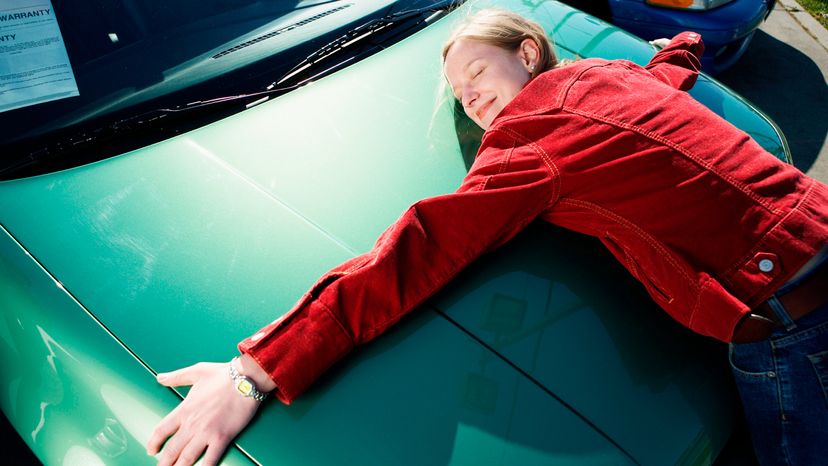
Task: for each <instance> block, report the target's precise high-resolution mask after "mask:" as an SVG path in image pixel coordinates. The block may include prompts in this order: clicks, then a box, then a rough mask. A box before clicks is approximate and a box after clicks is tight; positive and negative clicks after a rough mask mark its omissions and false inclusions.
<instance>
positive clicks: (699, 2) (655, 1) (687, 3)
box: [645, 0, 733, 10]
mask: <svg viewBox="0 0 828 466" xmlns="http://www.w3.org/2000/svg"><path fill="white" fill-rule="evenodd" d="M732 1H733V0H645V2H646V3H647V4H648V5H653V6H661V7H666V8H677V9H680V10H712V9H713V8H717V7H720V6H722V5H724V4H726V3H730V2H732Z"/></svg>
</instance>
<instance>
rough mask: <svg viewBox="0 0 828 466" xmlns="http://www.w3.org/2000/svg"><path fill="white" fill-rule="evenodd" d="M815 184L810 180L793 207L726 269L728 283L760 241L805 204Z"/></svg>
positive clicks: (757, 248)
mask: <svg viewBox="0 0 828 466" xmlns="http://www.w3.org/2000/svg"><path fill="white" fill-rule="evenodd" d="M815 186H816V181H815V180H812V181H811V184H810V186H808V189H806V190H805V194H803V195H802V198H801V199H800V200H799V203H797V204H796V205H795V206H794V207H793V208H791V210H790V211H789V212H788V213H787V214H785V216H784V217H782V218H781V219H780V220H779V221H778V222H776V223H775V224H774V225H773V226H772V227H771V228H770V229H769V230H768V231H766V232H765V234H764V235H762V237H761V238H759V240H757V241H756V243H754V245H753V247H752V248H750V250H749V251H748V252H747V254H745V255H744V256H743V257H742V258H741V259H739V260H738V261H737V262H736V263H735V264H733V265H732V266H730V267H729V268H728V269H727V271H726V272H725V273H724V277H725V280H727V282H728V283H729V284H731V285H732V284H733V283H732V281H731V280H730V276H731V275H732V274H733V273H735V272H736V271H737V270H738V269H739V268H741V267H742V265H743V264H744V263H745V262H747V261H749V260H750V259H751V258H753V256H755V255H756V253H758V252H759V245H760V244H761V243H762V241H764V240H765V238H767V237H768V235H770V234H771V233H773V232H774V231H776V230H778V229H779V228H781V226H782V225H783V224H784V223H785V222H786V221H787V220H788V218H790V216H791V215H793V214H794V213H795V212H797V211H799V210H800V208H801V207H802V206H803V205H804V204H805V201H806V200H808V198H809V197H810V196H811V193H812V192H813V190H814V187H815Z"/></svg>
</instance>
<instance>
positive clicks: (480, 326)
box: [0, 2, 781, 464]
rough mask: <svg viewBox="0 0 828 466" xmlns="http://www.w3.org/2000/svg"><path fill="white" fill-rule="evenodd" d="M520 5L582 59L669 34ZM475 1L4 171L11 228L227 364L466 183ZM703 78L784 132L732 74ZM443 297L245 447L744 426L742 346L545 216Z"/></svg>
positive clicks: (579, 454)
mask: <svg viewBox="0 0 828 466" xmlns="http://www.w3.org/2000/svg"><path fill="white" fill-rule="evenodd" d="M513 6H514V9H515V10H517V11H520V12H523V13H525V14H529V15H534V16H535V17H536V18H537V19H539V20H541V21H543V22H545V25H546V27H547V28H548V29H549V31H551V32H552V33H553V35H554V36H555V39H556V41H557V43H558V46H559V47H561V50H562V53H563V55H569V56H574V55H576V54H580V55H584V56H587V55H593V54H596V55H601V56H606V57H621V58H628V59H632V60H635V61H638V62H644V61H646V60H647V58H648V57H649V56H650V55H651V54H652V52H653V50H652V49H651V48H650V47H649V46H648V45H646V44H644V43H642V42H640V41H638V40H637V39H634V38H632V37H630V36H627V35H626V34H624V33H622V32H620V31H618V30H617V29H614V28H611V27H608V26H606V25H604V24H602V23H600V22H597V21H595V20H593V19H591V18H589V17H586V16H585V15H583V14H581V13H578V12H576V11H574V10H571V9H569V8H568V7H564V6H562V5H560V4H558V3H554V2H552V3H545V4H542V5H540V6H537V7H527V6H524V5H522V4H518V3H517V2H515V5H513ZM458 15H459V12H458V13H455V14H453V15H450V16H449V17H447V18H446V19H443V20H440V21H439V22H437V23H436V24H435V25H433V26H431V27H429V28H426V29H425V30H424V31H421V32H420V33H418V34H416V35H415V36H412V37H411V38H409V39H407V40H405V41H403V42H401V43H399V44H397V45H395V46H394V47H392V48H391V49H390V50H388V51H385V52H383V53H380V54H378V55H375V56H373V57H371V58H369V59H367V60H364V61H362V62H359V63H357V64H355V65H352V66H351V67H349V68H347V69H346V70H344V71H342V72H339V73H336V74H334V75H332V76H330V77H328V78H325V79H323V80H320V81H319V82H316V83H312V84H310V85H308V86H305V87H303V88H301V89H299V90H297V91H294V92H292V93H290V94H287V95H285V96H283V97H280V98H278V99H276V100H274V101H273V102H269V103H265V104H262V105H260V106H258V107H254V108H252V109H250V110H247V111H245V112H242V113H240V114H238V115H235V116H233V117H230V118H227V119H225V120H222V121H219V122H217V123H214V124H212V125H210V126H207V127H204V128H201V129H199V130H196V131H192V132H190V133H187V134H184V135H181V136H179V137H176V138H173V139H170V140H167V141H164V142H161V143H158V144H155V145H153V146H150V147H146V148H143V149H140V150H136V151H134V152H131V153H129V154H125V155H122V156H119V157H116V158H113V159H110V160H105V161H102V162H98V163H95V164H91V165H87V166H84V167H79V168H76V169H72V170H68V171H65V172H59V173H54V174H50V175H44V176H40V177H34V178H30V179H23V180H17V181H12V182H4V183H0V223H2V225H4V226H5V228H7V229H8V231H9V232H10V233H11V234H12V235H14V237H15V238H16V239H17V240H18V241H19V242H20V243H21V244H22V245H23V246H25V247H26V248H27V249H28V250H29V251H30V252H31V253H32V255H33V256H34V257H36V258H37V259H38V260H39V261H40V263H41V264H43V266H44V267H45V268H46V269H47V270H48V271H49V272H50V273H51V274H52V275H54V276H55V277H56V278H57V279H58V280H59V281H60V283H61V284H62V286H64V287H65V288H66V289H67V290H69V291H70V292H71V293H72V294H73V296H74V297H75V298H77V300H78V301H79V302H80V303H82V304H83V306H84V307H86V308H87V309H89V310H90V312H92V313H93V314H94V315H95V316H96V317H97V318H98V319H100V321H101V322H102V323H103V324H104V325H105V326H106V327H107V328H108V329H109V330H111V331H112V332H113V333H114V334H115V335H117V337H118V338H119V339H120V340H121V341H122V342H123V344H124V345H125V346H127V347H128V348H129V349H130V350H131V351H133V352H134V353H135V354H136V355H137V356H138V357H140V358H141V359H142V360H143V361H144V362H145V363H146V364H147V365H148V367H150V368H152V369H153V370H155V371H158V372H161V371H167V370H171V369H175V368H178V367H182V366H185V365H188V364H192V363H194V362H197V361H202V360H228V359H229V358H230V357H232V356H233V354H234V353H235V344H236V343H237V342H238V341H239V340H241V339H242V338H244V337H246V336H247V335H249V334H251V333H253V332H255V331H256V330H257V329H258V328H259V327H261V326H262V325H264V324H266V323H267V322H269V321H271V320H273V319H274V318H276V317H278V316H279V315H281V314H282V313H283V312H286V311H287V310H288V309H289V308H290V307H291V306H292V304H293V302H294V301H295V300H296V299H298V297H299V296H301V294H302V293H303V292H304V291H305V290H306V289H307V288H308V287H309V286H310V285H311V284H312V283H313V281H314V280H315V279H316V278H317V277H318V276H319V275H321V274H322V273H323V272H325V271H326V270H327V269H328V268H330V267H331V266H334V265H336V264H338V263H339V262H341V261H343V260H345V259H347V258H349V257H352V256H353V255H355V254H357V253H359V252H362V251H366V250H368V249H369V248H370V247H371V245H372V244H373V242H374V240H375V238H376V237H377V236H378V235H379V233H380V232H381V231H382V230H383V229H384V228H385V227H386V226H387V225H388V224H390V223H391V222H393V221H394V220H395V219H396V218H397V217H398V216H399V215H400V213H401V212H403V211H404V210H405V209H406V208H407V207H408V205H410V204H411V203H413V202H415V201H417V200H419V199H421V198H424V197H429V196H433V195H438V194H443V193H446V192H450V191H452V190H453V189H454V188H455V187H456V186H458V185H459V183H460V181H461V180H462V178H463V176H464V174H465V172H466V167H465V163H464V158H463V154H462V153H461V152H462V151H461V147H466V146H467V145H468V144H466V143H465V142H464V143H463V144H461V143H460V142H459V141H458V135H457V131H456V129H455V120H454V118H453V116H452V114H451V112H450V105H444V104H443V101H444V99H445V96H446V95H447V94H445V93H441V92H440V90H439V89H440V84H439V83H440V82H441V80H442V75H441V69H440V61H439V48H440V44H441V43H442V41H443V40H444V38H445V37H446V35H447V33H448V29H449V28H450V26H451V22H452V20H451V18H453V17H457V16H458ZM609 38H611V40H610V39H609ZM694 96H696V97H697V98H699V99H700V100H702V101H703V102H705V103H706V104H708V105H710V106H712V107H715V109H717V110H719V111H721V112H722V113H723V114H726V116H727V117H728V118H730V119H731V121H734V122H737V124H740V126H745V127H747V128H748V129H750V130H751V131H753V132H755V133H756V134H758V135H759V136H760V139H761V137H762V136H763V135H764V137H765V139H766V141H769V144H770V145H774V144H776V145H781V143H779V142H778V138H776V139H774V136H775V134H774V133H773V132H772V131H771V130H772V128H770V126H769V123H767V122H766V121H765V120H763V119H762V117H761V116H759V115H758V114H757V113H756V112H754V111H752V110H750V109H749V108H748V107H746V106H745V105H744V103H742V102H740V101H738V100H736V99H735V98H734V97H733V96H732V95H731V94H729V92H728V91H726V90H724V89H722V88H720V87H718V86H717V85H716V84H715V83H714V82H712V81H710V80H708V79H702V80H700V83H699V86H698V88H697V89H695V90H694ZM763 125H764V126H763ZM769 128H770V129H769ZM775 141H776V142H775ZM472 145H473V144H472ZM766 147H767V146H766ZM466 155H468V154H466ZM424 307H425V308H426V309H425V310H424V311H423V312H420V313H416V315H415V316H413V317H411V318H409V319H406V321H405V322H404V323H403V324H401V325H400V326H398V328H396V329H394V330H392V331H391V332H390V334H389V335H388V336H385V337H383V338H381V339H379V340H378V341H377V342H374V343H371V344H370V345H367V347H366V348H364V349H361V350H360V351H359V352H358V354H356V355H354V356H353V357H350V358H348V359H347V360H346V361H344V362H343V363H342V364H339V365H338V366H337V367H336V368H335V369H334V370H333V372H332V373H331V374H328V375H326V376H325V377H324V378H323V379H322V380H321V381H320V382H319V383H318V384H317V385H315V386H314V388H312V389H311V391H310V392H309V393H308V394H307V395H306V396H305V397H303V398H301V399H300V400H298V401H297V402H296V403H295V404H294V405H293V406H291V407H290V408H283V407H279V406H276V405H275V403H273V404H271V405H268V406H267V408H265V409H263V410H261V412H260V414H259V416H258V418H257V419H256V420H255V421H254V423H253V425H252V426H251V427H250V428H249V429H247V430H246V431H245V432H244V433H243V435H242V436H241V437H240V440H239V446H240V447H241V448H242V449H244V450H245V451H247V452H248V453H249V454H250V455H251V456H252V457H255V458H257V460H258V461H260V462H262V463H264V464H282V463H284V464H295V463H301V464H309V463H310V464H315V463H322V462H333V463H338V464H342V463H379V464H409V463H410V464H440V463H450V462H471V461H477V460H482V459H484V458H485V459H487V460H485V461H483V462H493V463H498V464H499V463H503V464H548V463H550V462H552V461H556V462H557V461H563V462H565V463H569V464H619V463H624V462H633V461H638V462H644V463H650V464H668V463H676V462H678V463H682V462H688V463H692V462H694V461H698V460H699V459H700V458H701V459H704V458H709V456H710V455H713V454H715V452H716V451H718V449H719V448H720V447H721V444H722V442H723V441H724V438H725V436H726V434H727V430H728V425H729V423H730V420H729V410H730V408H729V406H730V403H731V402H732V398H731V395H732V394H731V392H730V391H729V390H726V389H723V388H722V386H721V384H722V383H723V382H722V381H723V379H722V372H721V371H720V369H721V367H720V364H719V363H720V361H717V360H716V359H717V358H720V357H721V356H722V355H721V354H720V352H721V349H722V348H720V347H718V346H716V345H713V346H710V345H708V344H707V343H706V342H705V341H703V340H702V339H700V338H698V337H695V336H692V335H690V334H689V332H687V331H685V330H683V329H681V328H678V327H677V326H676V325H675V324H673V323H672V322H670V321H669V319H668V318H666V317H665V316H664V315H663V314H662V313H661V311H660V310H658V309H657V308H656V307H655V306H654V305H653V304H650V303H649V301H648V300H647V299H646V298H645V296H644V294H643V293H642V292H641V290H640V289H639V288H638V285H637V284H636V283H634V282H633V281H632V280H631V279H630V278H629V277H627V276H626V274H624V273H623V272H622V271H621V269H620V267H619V266H618V265H616V264H615V263H614V262H612V261H611V260H610V259H609V256H608V255H607V254H606V253H604V252H602V251H601V250H600V246H599V245H598V243H597V242H594V241H592V240H590V239H588V238H583V237H580V236H578V235H574V234H570V233H566V232H563V231H561V230H559V229H557V228H554V227H550V226H547V225H533V226H532V227H530V228H529V229H528V231H526V232H525V233H523V234H521V235H520V236H519V237H518V238H517V239H516V240H515V241H513V242H512V243H510V244H509V245H507V246H506V247H505V248H503V249H502V250H500V251H498V252H496V253H494V254H492V255H490V256H487V257H486V258H483V259H482V260H481V261H479V263H477V264H475V265H474V266H473V267H472V268H471V269H470V270H469V271H467V272H466V273H464V274H463V275H462V276H461V277H460V278H458V280H456V281H455V282H453V283H452V284H451V285H450V286H449V287H448V288H447V289H446V290H444V291H443V292H441V293H440V294H439V295H438V296H436V297H435V298H434V299H432V300H430V301H429V303H427V304H426V305H425V306H424ZM677 341H678V342H679V343H676V342H677ZM725 385H726V386H727V387H729V385H727V384H725ZM320 442H322V443H324V444H325V448H318V444H319V443H320ZM492 458H497V459H496V460H492Z"/></svg>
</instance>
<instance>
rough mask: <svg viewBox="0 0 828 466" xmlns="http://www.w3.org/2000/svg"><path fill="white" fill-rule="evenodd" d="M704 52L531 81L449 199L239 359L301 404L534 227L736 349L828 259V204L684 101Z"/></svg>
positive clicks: (254, 340) (246, 347)
mask: <svg viewBox="0 0 828 466" xmlns="http://www.w3.org/2000/svg"><path fill="white" fill-rule="evenodd" d="M702 50H703V46H702V43H701V39H700V37H699V36H698V35H697V34H694V33H682V34H680V35H679V36H677V37H676V38H674V39H673V41H672V42H671V43H670V45H668V46H667V47H666V48H664V49H663V50H661V51H660V52H659V53H657V54H656V55H655V56H654V57H653V59H652V60H651V61H650V63H649V64H648V65H647V66H646V67H643V68H642V67H640V66H638V65H636V64H634V63H631V62H628V61H606V60H600V59H585V60H581V61H578V62H576V63H574V64H570V65H567V66H565V67H562V68H557V69H554V70H551V71H548V72H546V73H543V74H541V75H540V76H538V77H536V78H535V79H533V80H531V81H530V82H529V83H528V84H527V85H526V86H525V88H524V89H523V90H522V91H521V92H520V94H518V96H517V97H515V99H514V100H513V101H512V102H510V103H509V104H508V105H507V106H506V107H505V108H504V109H503V111H502V112H501V113H500V115H498V117H497V118H496V119H495V120H494V122H493V123H492V126H491V127H490V128H489V129H488V131H486V133H485V134H484V136H483V141H482V145H481V147H480V150H479V152H478V154H477V158H476V160H475V162H474V164H473V165H472V167H471V170H470V172H469V174H468V175H467V176H466V178H465V179H464V181H463V183H462V185H461V186H460V188H459V189H458V190H457V191H456V192H455V193H453V194H447V195H444V196H438V197H434V198H430V199H425V200H423V201H420V202H417V203H416V204H414V205H413V206H411V208H409V209H408V210H407V211H406V212H405V213H404V214H403V215H402V216H401V217H400V219H399V220H397V222H395V223H394V224H393V225H391V226H390V227H389V228H388V229H387V230H386V231H385V232H384V233H383V234H382V235H381V236H380V238H379V239H378V240H377V242H376V245H375V246H374V248H373V249H372V250H371V251H370V252H368V253H367V254H364V255H361V256H358V257H355V258H354V259H352V260H349V261H347V262H346V263H344V264H342V265H340V266H338V267H336V268H334V269H333V270H331V271H330V272H328V273H327V274H325V275H324V276H323V277H322V278H321V279H320V280H319V281H318V282H317V283H316V284H315V285H314V286H313V287H312V288H311V290H310V291H309V292H308V293H307V294H305V296H304V297H303V298H302V299H301V300H300V301H299V302H298V303H297V304H296V306H295V307H294V308H293V309H292V310H291V311H289V312H288V313H287V314H285V315H284V316H282V317H281V318H280V319H278V320H276V321H275V322H273V323H271V324H269V325H267V326H265V327H264V328H262V329H261V330H260V331H259V332H258V333H256V334H255V335H253V336H251V337H250V338H247V339H245V340H244V341H242V342H241V343H240V344H239V349H240V350H241V351H242V352H245V353H247V354H249V355H251V356H252V357H253V358H254V359H255V360H256V361H257V362H258V363H259V365H261V366H262V368H264V369H265V370H266V371H267V372H268V374H270V376H271V378H272V379H273V380H274V382H275V383H276V385H277V390H276V396H277V397H278V398H279V399H280V400H282V401H283V402H285V403H290V402H291V401H292V400H293V399H294V398H295V397H297V396H298V395H299V394H300V393H302V392H303V391H304V390H305V389H306V388H307V387H308V386H309V385H310V384H311V383H312V382H313V381H314V380H316V378H317V377H318V376H319V375H321V374H322V373H323V372H324V371H325V370H327V368H328V367H330V366H331V365H332V364H334V363H335V362H336V361H338V360H339V359H341V358H342V357H343V356H345V355H346V354H347V353H348V352H349V351H350V350H351V349H352V348H353V347H354V346H355V345H357V344H361V343H365V342H367V341H368V340H371V339H372V338H374V337H375V336H377V335H379V334H381V333H382V332H384V331H385V330H386V329H387V328H388V327H389V326H391V325H392V324H394V323H395V322H397V321H398V320H399V319H400V318H401V317H403V316H404V315H405V314H406V313H407V312H409V311H411V310H412V309H414V308H416V307H417V306H418V305H419V304H420V303H422V302H423V301H424V300H425V299H426V298H428V297H429V296H431V295H432V294H433V293H434V292H436V291H437V290H438V289H440V288H441V287H442V286H444V285H445V284H446V283H447V282H449V281H450V280H451V279H452V278H453V277H454V276H455V275H457V274H458V273H459V272H460V270H461V269H463V267H465V266H466V265H468V264H469V263H470V262H471V261H473V260H475V258H477V257H478V256H480V255H481V254H483V253H485V252H487V251H491V250H492V249H494V248H497V247H498V246H500V245H502V244H503V243H504V242H506V241H508V240H509V239H510V238H512V237H513V236H514V235H515V234H516V233H518V232H519V231H520V230H521V229H522V228H524V227H525V226H526V225H527V224H528V223H529V222H531V221H533V220H534V219H536V218H542V219H544V220H547V221H549V222H552V223H555V224H557V225H560V226H563V227H566V228H570V229H572V230H576V231H579V232H582V233H586V234H589V235H594V236H596V237H598V238H600V239H601V241H602V242H603V243H604V244H605V245H606V246H607V247H608V248H609V249H610V251H611V252H612V253H613V254H614V255H615V257H616V258H618V260H620V261H621V262H622V263H623V264H624V266H625V267H626V268H627V270H629V271H630V273H632V274H633V275H634V276H635V277H636V278H637V279H638V280H639V281H641V282H642V283H643V284H644V286H645V287H646V288H647V290H648V292H649V294H650V295H651V296H652V298H653V299H654V300H655V301H656V302H657V303H658V304H659V305H660V306H661V307H662V308H663V309H664V310H665V311H667V312H668V313H669V314H670V315H671V316H672V317H673V318H674V319H676V320H677V321H679V322H681V323H682V324H684V325H686V326H688V327H690V328H691V329H693V330H695V331H696V332H698V333H701V334H704V335H709V336H712V337H714V338H717V339H719V340H722V341H729V340H730V339H731V337H732V334H733V329H734V327H735V325H736V323H737V321H738V320H739V319H740V318H741V317H742V316H743V315H744V314H745V313H747V312H748V311H749V309H750V308H751V307H753V306H756V305H757V304H758V303H760V302H762V301H764V300H765V299H767V298H768V297H769V295H770V294H772V292H773V291H774V290H775V289H776V288H778V287H779V285H780V284H782V283H784V282H785V281H786V280H787V279H788V278H789V277H790V276H791V275H792V274H793V273H795V272H796V271H797V270H798V269H799V268H800V267H801V266H802V265H803V264H804V263H805V262H807V261H808V259H809V258H811V257H812V256H813V255H814V254H815V253H816V252H817V251H818V250H819V249H820V248H821V247H822V246H823V245H825V244H826V242H828V188H826V186H825V185H823V184H821V183H819V182H816V181H814V180H812V179H810V178H808V177H807V176H805V175H803V174H802V173H801V172H800V171H798V170H797V169H796V168H794V167H792V166H790V165H788V164H785V163H782V162H780V161H779V160H777V159H776V158H775V157H774V156H773V155H771V154H769V153H767V152H765V151H764V150H763V149H762V148H761V147H760V146H759V145H758V144H757V143H756V142H754V141H753V140H752V139H751V138H750V137H749V136H748V135H747V134H745V133H743V132H742V131H740V130H738V129H737V128H735V127H734V126H732V125H731V124H730V123H728V122H727V121H725V120H723V119H722V118H720V117H718V116H717V115H715V114H714V113H712V112H711V111H710V110H708V109H707V108H705V107H704V106H702V105H701V104H699V103H698V102H696V101H695V100H693V99H692V98H691V97H690V96H689V95H688V94H687V93H686V92H684V91H685V90H687V89H689V88H690V87H692V85H693V84H694V83H695V80H696V77H697V75H698V69H699V61H698V56H699V55H701V52H702Z"/></svg>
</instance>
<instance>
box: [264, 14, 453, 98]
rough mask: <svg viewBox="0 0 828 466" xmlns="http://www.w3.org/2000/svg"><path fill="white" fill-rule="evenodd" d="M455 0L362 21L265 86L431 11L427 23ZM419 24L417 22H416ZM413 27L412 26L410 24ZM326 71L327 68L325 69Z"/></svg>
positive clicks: (298, 72) (269, 87)
mask: <svg viewBox="0 0 828 466" xmlns="http://www.w3.org/2000/svg"><path fill="white" fill-rule="evenodd" d="M455 3H456V0H447V1H443V2H439V3H435V4H434V5H430V6H428V7H424V8H418V9H414V10H407V11H401V12H398V13H392V14H390V15H386V16H383V17H381V18H375V19H372V20H370V21H368V22H367V23H363V24H361V25H359V26H357V27H355V28H353V29H351V30H350V31H348V32H346V33H345V34H343V35H341V36H339V37H337V38H336V39H334V40H333V41H331V42H329V43H328V44H326V45H324V46H322V47H320V48H319V49H318V50H317V51H315V52H313V53H312V54H310V55H308V56H307V57H306V58H305V59H304V60H302V61H300V62H299V63H297V64H296V66H294V67H293V68H291V70H290V71H288V72H287V73H286V74H285V75H284V76H282V77H281V78H279V79H278V80H276V81H274V82H273V83H271V84H270V85H269V86H267V89H271V88H274V87H276V86H279V85H281V84H282V83H284V82H285V81H287V80H289V79H291V78H293V77H295V76H297V75H298V74H300V73H302V72H303V71H306V70H307V69H309V68H311V67H313V66H315V65H316V64H317V63H319V62H321V61H323V60H326V59H327V58H329V57H331V56H332V55H335V54H336V53H337V52H340V51H341V50H343V49H345V48H348V47H350V46H352V45H354V44H356V43H361V42H363V41H364V40H365V39H367V38H369V37H371V36H373V35H374V34H376V33H378V32H380V31H383V30H385V29H388V28H391V27H393V26H396V25H399V24H402V23H405V22H407V21H409V20H411V19H412V18H417V17H420V16H422V15H423V14H425V13H428V12H433V13H432V14H431V15H429V16H428V17H426V18H425V19H424V20H423V22H425V23H428V22H431V21H433V20H434V19H435V18H436V17H438V16H440V15H442V14H444V13H446V12H447V10H448V9H449V8H450V7H451V5H453V4H455ZM417 24H419V23H417ZM412 27H413V26H412ZM352 59H353V57H351V58H350V59H348V60H345V61H343V62H341V63H339V64H337V65H336V66H335V67H337V68H338V67H339V66H341V65H342V64H343V63H347V62H349V61H350V60H352ZM326 71H327V70H326Z"/></svg>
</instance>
